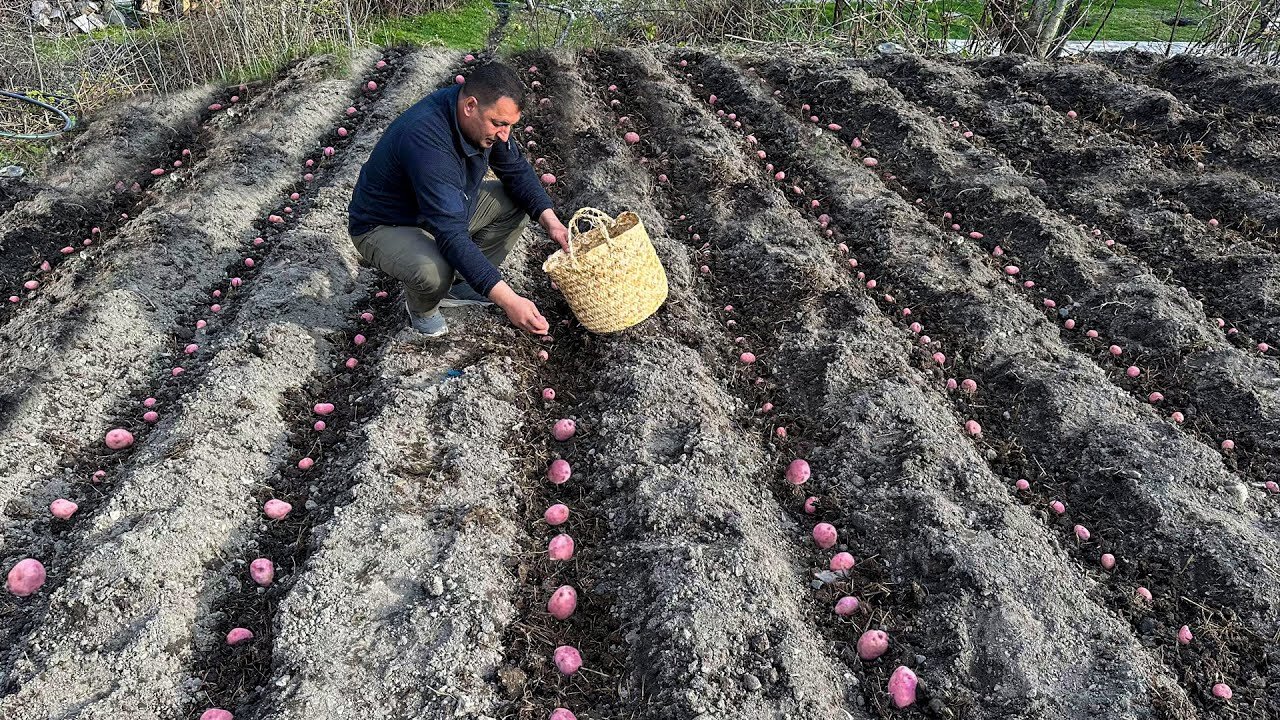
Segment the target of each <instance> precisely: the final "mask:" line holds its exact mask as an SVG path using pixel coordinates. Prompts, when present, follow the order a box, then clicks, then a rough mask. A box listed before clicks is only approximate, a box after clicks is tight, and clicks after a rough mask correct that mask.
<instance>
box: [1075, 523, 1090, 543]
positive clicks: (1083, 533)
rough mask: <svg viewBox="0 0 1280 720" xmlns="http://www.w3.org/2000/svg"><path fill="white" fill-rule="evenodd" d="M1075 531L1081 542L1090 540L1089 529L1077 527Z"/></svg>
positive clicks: (1081, 526)
mask: <svg viewBox="0 0 1280 720" xmlns="http://www.w3.org/2000/svg"><path fill="white" fill-rule="evenodd" d="M1074 529H1075V533H1076V538H1078V539H1079V540H1080V542H1084V541H1086V540H1088V539H1089V528H1087V527H1085V526H1083V525H1076V526H1075V528H1074Z"/></svg>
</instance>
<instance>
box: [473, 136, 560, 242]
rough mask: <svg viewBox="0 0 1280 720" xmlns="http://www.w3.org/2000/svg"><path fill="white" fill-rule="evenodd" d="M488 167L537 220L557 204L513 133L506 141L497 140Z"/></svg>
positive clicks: (509, 194) (511, 196)
mask: <svg viewBox="0 0 1280 720" xmlns="http://www.w3.org/2000/svg"><path fill="white" fill-rule="evenodd" d="M489 167H491V168H493V174H494V175H497V176H498V179H499V180H501V181H502V186H503V188H504V189H506V191H507V195H508V196H509V197H510V198H511V201H512V202H514V203H515V204H516V207H519V208H522V209H523V210H524V211H525V212H526V213H528V214H529V218H530V219H532V220H535V221H536V220H537V219H538V217H539V216H540V215H542V213H543V211H545V210H548V209H550V208H554V207H555V203H554V202H552V201H551V196H550V195H548V194H547V191H546V189H545V188H543V187H542V181H541V180H539V179H538V173H536V172H535V171H534V169H533V166H532V165H530V164H529V161H528V160H527V159H526V158H525V156H524V154H523V153H522V152H521V151H520V145H518V144H517V143H516V140H515V136H514V135H508V136H507V141H506V142H504V143H494V145H493V149H492V150H490V151H489Z"/></svg>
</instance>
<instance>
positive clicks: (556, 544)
mask: <svg viewBox="0 0 1280 720" xmlns="http://www.w3.org/2000/svg"><path fill="white" fill-rule="evenodd" d="M547 555H548V556H549V557H550V558H551V559H552V560H570V559H572V558H573V537H571V536H570V535H568V534H566V533H560V534H559V535H557V536H555V537H553V538H551V542H549V543H547Z"/></svg>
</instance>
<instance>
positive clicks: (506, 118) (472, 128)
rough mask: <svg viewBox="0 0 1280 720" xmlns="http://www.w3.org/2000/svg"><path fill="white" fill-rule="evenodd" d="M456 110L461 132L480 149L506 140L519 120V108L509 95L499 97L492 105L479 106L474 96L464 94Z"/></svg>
mask: <svg viewBox="0 0 1280 720" xmlns="http://www.w3.org/2000/svg"><path fill="white" fill-rule="evenodd" d="M458 111H459V114H458V126H459V127H461V128H462V134H463V135H464V136H466V138H467V139H468V140H470V141H471V142H472V143H474V144H475V145H476V147H479V148H480V149H481V150H483V149H485V148H488V147H492V146H493V144H494V143H497V142H506V141H507V138H508V137H510V136H511V128H512V126H514V125H515V124H516V123H518V122H520V108H518V107H516V101H515V100H512V99H511V98H509V97H500V98H498V99H497V101H495V102H494V103H493V104H492V105H490V106H488V107H481V106H480V104H479V103H478V102H477V100H476V99H475V97H474V96H464V97H463V99H462V103H461V105H460V107H459V108H458Z"/></svg>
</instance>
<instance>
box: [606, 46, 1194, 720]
mask: <svg viewBox="0 0 1280 720" xmlns="http://www.w3.org/2000/svg"><path fill="white" fill-rule="evenodd" d="M619 55H620V57H621V58H624V59H625V58H626V57H627V55H622V54H619ZM636 55H638V56H639V57H637V58H634V59H632V60H631V61H629V62H625V61H619V62H618V64H620V65H623V69H620V70H618V71H615V73H614V75H615V76H616V77H617V80H618V83H619V86H620V92H619V97H620V98H622V108H621V109H620V110H619V111H618V112H624V113H627V115H628V117H629V118H630V122H629V123H628V124H629V125H630V124H634V123H636V122H637V120H640V119H641V118H643V120H644V121H647V122H648V123H652V125H653V127H651V128H649V127H638V128H637V130H639V132H640V134H641V137H642V138H645V139H642V140H641V143H640V145H639V147H641V148H643V151H644V152H645V153H646V154H647V155H649V156H652V157H658V158H664V159H665V162H664V161H660V162H664V164H663V165H662V166H661V167H660V168H655V171H656V170H661V171H663V172H664V174H668V175H669V179H670V181H671V183H673V189H672V190H671V193H670V194H671V195H672V196H673V197H675V198H678V199H677V200H676V201H675V202H676V204H677V205H678V206H679V207H680V209H685V207H686V206H687V209H688V211H689V214H688V217H689V218H690V221H691V222H693V223H695V228H697V229H699V230H701V231H702V232H705V233H707V235H706V237H707V238H708V240H709V243H710V245H711V256H712V257H711V260H710V261H709V264H710V265H711V266H712V267H713V268H714V269H713V271H712V274H711V275H710V278H711V280H709V283H710V284H711V285H713V286H720V285H725V286H726V287H725V288H724V290H722V291H720V292H722V293H723V295H724V297H725V298H727V299H730V300H732V301H733V302H734V308H735V310H734V314H733V317H735V318H740V319H741V321H742V322H741V324H739V325H737V326H736V327H735V328H732V329H731V331H730V334H732V333H742V335H744V336H746V338H748V340H747V345H748V347H750V349H752V350H755V351H756V352H757V353H759V354H761V355H762V357H763V358H765V359H763V360H757V363H763V364H764V365H765V367H766V368H767V370H765V371H764V376H765V377H766V378H767V381H766V383H765V384H764V387H765V388H766V390H765V391H764V393H763V395H764V398H763V399H765V400H766V401H776V407H775V409H774V410H773V411H772V412H770V413H768V415H770V416H774V415H776V418H774V417H770V419H769V420H768V423H767V424H766V426H765V428H764V431H765V432H766V433H768V432H770V430H771V429H772V427H773V426H774V425H775V424H776V425H777V426H780V427H784V428H786V429H787V430H788V435H787V436H786V437H787V439H785V440H778V441H777V442H778V443H779V444H781V445H782V446H783V447H782V448H780V450H781V451H782V452H781V454H783V456H784V457H786V456H787V454H788V453H797V452H800V453H804V454H805V456H806V457H808V458H809V459H810V462H811V463H812V464H813V467H814V479H813V480H811V481H810V482H809V483H806V484H805V485H804V487H803V488H798V489H797V490H795V491H788V494H789V495H792V497H789V498H788V499H787V500H786V501H785V506H787V507H788V508H789V509H791V510H792V515H793V516H795V518H796V520H797V524H800V525H803V526H806V527H811V526H812V525H813V524H814V522H815V521H818V520H824V521H830V522H833V524H835V525H836V527H837V529H838V530H840V531H841V532H842V533H843V534H844V535H843V536H844V537H846V538H848V539H847V540H846V542H847V543H848V547H847V548H846V547H845V546H842V547H841V549H849V550H853V551H854V554H855V555H856V556H857V557H858V558H862V560H861V561H860V564H859V565H858V566H856V572H855V575H854V578H853V579H852V580H851V581H848V582H846V581H844V580H839V581H837V582H834V583H832V582H828V583H825V586H824V583H822V582H818V583H817V584H818V585H819V587H820V589H819V591H818V592H817V593H815V599H818V600H819V602H820V604H818V605H816V606H814V605H811V606H810V608H809V611H810V615H811V617H812V621H813V622H815V623H816V624H817V625H819V626H820V627H821V628H822V630H823V631H824V634H826V635H828V637H829V638H830V639H829V642H830V644H831V645H832V646H833V647H834V648H835V649H837V650H838V652H839V653H840V655H841V656H842V657H844V658H845V659H846V661H847V663H848V666H849V668H850V669H851V670H852V671H854V672H856V673H857V675H858V676H859V678H860V681H861V682H860V687H861V688H862V689H861V691H860V692H857V693H856V695H857V700H858V704H859V705H861V706H865V707H867V708H868V709H871V710H873V711H874V712H875V713H876V714H877V715H888V714H889V713H890V712H891V710H890V709H889V707H888V702H887V695H886V694H885V692H884V688H885V685H886V681H887V677H888V675H889V673H890V671H892V669H893V668H894V666H896V665H899V664H905V665H908V666H911V667H914V668H915V671H916V672H917V674H918V675H919V676H921V678H922V680H923V687H924V688H925V690H924V691H923V692H922V693H921V699H920V701H919V702H920V705H921V706H922V707H924V708H927V712H928V713H930V714H934V715H946V714H947V713H961V714H964V715H966V716H968V715H971V714H974V713H976V715H977V716H980V717H986V716H991V717H1015V716H1016V717H1023V716H1037V715H1040V714H1043V713H1045V712H1056V713H1066V714H1068V715H1069V716H1073V717H1077V716H1078V717H1082V718H1083V717H1092V716H1093V714H1094V712H1095V711H1094V708H1093V704H1092V703H1090V702H1088V701H1087V700H1086V699H1085V693H1083V692H1082V688H1081V687H1080V686H1079V684H1078V680H1077V679H1075V678H1073V677H1072V671H1073V670H1074V669H1075V668H1079V667H1092V668H1094V669H1095V671H1096V672H1097V673H1104V672H1105V673H1106V674H1105V677H1107V678H1109V680H1111V682H1109V684H1108V686H1107V687H1106V689H1105V690H1103V691H1102V693H1103V694H1105V695H1107V696H1109V697H1113V698H1116V699H1117V700H1118V701H1119V702H1120V703H1121V704H1125V705H1134V706H1135V707H1143V706H1146V707H1150V704H1151V700H1150V698H1148V697H1146V695H1147V693H1148V684H1149V683H1150V684H1152V685H1153V686H1155V687H1156V688H1158V689H1159V690H1160V691H1161V692H1163V693H1166V694H1168V695H1170V696H1172V697H1177V696H1179V695H1180V694H1181V691H1179V690H1178V689H1177V687H1176V683H1175V682H1174V680H1173V678H1172V676H1171V675H1170V674H1169V673H1168V672H1167V671H1166V670H1165V669H1164V668H1162V667H1160V664H1159V662H1158V660H1156V659H1154V658H1153V657H1151V656H1150V655H1148V654H1147V653H1146V652H1145V651H1144V650H1142V649H1141V646H1140V645H1139V644H1138V642H1137V641H1136V639H1135V638H1133V637H1132V636H1128V630H1127V628H1126V627H1125V626H1124V625H1123V624H1122V623H1121V621H1120V619H1119V618H1117V617H1116V616H1115V615H1112V614H1109V613H1108V612H1107V610H1106V609H1105V608H1103V607H1100V606H1099V605H1097V604H1094V602H1093V601H1091V600H1089V599H1087V598H1086V597H1085V593H1086V588H1087V587H1088V584H1087V582H1080V583H1075V584H1069V583H1065V582H1063V581H1062V579H1063V578H1070V577H1073V576H1076V577H1079V576H1081V575H1082V573H1081V571H1080V569H1079V568H1078V567H1077V566H1075V561H1073V560H1072V559H1071V558H1069V557H1067V555H1066V554H1065V553H1064V552H1063V551H1062V549H1061V548H1060V547H1058V541H1057V539H1056V538H1054V537H1053V536H1052V535H1051V534H1050V533H1049V532H1048V531H1046V529H1045V528H1044V527H1043V526H1042V525H1041V524H1039V523H1037V522H1035V521H1034V519H1033V518H1031V517H1030V516H1029V515H1028V514H1027V513H1025V512H1023V511H1021V509H1020V508H1019V507H1018V505H1017V503H1016V502H1015V501H1014V500H1013V499H1012V498H1010V497H1009V494H1008V491H1007V490H1006V489H1005V487H1004V483H1003V481H1001V480H1000V479H998V478H997V477H996V475H995V474H994V473H993V472H992V471H991V470H990V469H989V468H987V467H986V466H985V463H984V461H983V458H982V455H981V454H980V449H979V448H977V447H976V446H975V445H974V444H973V443H970V442H967V441H965V440H963V439H962V438H961V437H960V436H959V435H958V434H957V433H956V432H955V428H956V427H958V426H959V425H961V424H962V423H963V419H962V418H960V417H958V416H957V415H956V412H955V410H954V409H951V408H949V407H947V405H948V402H947V400H946V398H945V396H944V395H943V393H941V392H939V391H938V389H937V387H938V383H937V381H936V380H935V379H934V378H933V377H932V375H933V374H934V373H936V372H937V371H936V370H921V369H920V368H918V367H916V365H917V364H918V363H917V362H913V359H912V357H911V346H910V343H909V342H908V341H907V340H905V337H908V336H909V334H908V333H907V332H906V330H905V328H899V329H897V330H896V331H895V329H894V328H893V327H892V322H891V320H890V319H889V318H888V317H887V316H886V315H885V314H883V313H882V312H881V311H880V309H879V308H878V307H877V306H876V303H875V302H874V301H872V300H871V299H870V298H869V297H868V293H867V291H865V290H863V289H861V288H855V286H854V285H853V284H852V283H851V281H850V278H849V275H848V273H847V272H845V271H843V270H841V269H840V268H839V266H841V265H843V264H844V261H843V259H841V258H839V257H838V256H837V255H836V253H835V252H833V250H834V248H833V247H831V245H830V244H829V243H828V242H826V241H824V240H823V239H822V229H821V228H819V227H816V226H814V225H813V224H811V223H809V222H807V221H805V220H803V219H802V218H801V217H800V215H799V213H797V212H796V211H795V210H793V209H792V208H791V207H789V206H788V204H787V201H786V198H785V196H784V195H782V194H781V193H779V192H778V191H777V190H775V189H774V188H773V187H772V185H773V183H772V179H771V178H769V179H766V177H765V176H764V174H763V173H762V172H761V171H760V170H759V169H757V168H754V167H750V166H749V165H748V164H747V162H746V160H745V159H744V157H743V154H742V151H741V149H740V147H741V145H742V143H741V141H739V140H737V139H735V138H733V137H732V135H731V134H730V133H729V132H728V131H726V130H723V129H721V128H720V127H719V124H718V123H717V122H716V117H713V116H712V114H711V112H710V111H707V110H703V109H702V107H703V105H704V104H703V103H701V102H699V101H698V100H697V99H695V98H693V97H692V96H691V95H690V94H689V92H688V90H687V89H685V88H683V87H677V86H674V85H673V84H672V83H671V80H670V78H669V77H668V76H667V75H666V73H665V72H664V71H663V70H662V68H661V66H660V65H659V64H658V62H657V61H656V60H655V59H653V58H652V57H651V56H648V55H647V54H643V53H636ZM633 93H635V94H639V95H640V97H638V98H632V97H630V96H631V95H632V94H633ZM637 103H639V105H640V106H641V108H643V109H641V108H637V107H635V105H636V104H637ZM691 127H698V128H706V129H705V130H703V131H702V132H699V133H698V134H697V135H696V136H695V135H692V134H691V133H689V132H688V131H687V130H685V128H691ZM667 138H671V140H670V141H666V139H667ZM750 152H751V153H754V150H751V151H750ZM682 201H683V202H682ZM798 280H804V281H806V282H805V283H804V284H803V285H799V286H798V282H797V281H798ZM739 303H740V304H739ZM775 328H776V329H775ZM775 368H776V369H775ZM757 402H758V400H757ZM855 428H856V430H855ZM784 465H785V463H784ZM781 474H782V473H781V472H777V473H775V477H774V478H772V479H771V481H772V482H774V483H777V480H778V479H780V478H781ZM781 485H782V484H781V483H778V484H777V485H775V486H781ZM800 490H805V491H806V492H799V491H800ZM807 492H820V493H822V494H821V495H820V496H815V499H819V502H818V507H819V511H818V513H816V514H815V515H814V516H812V517H810V518H808V519H806V516H805V515H804V514H803V512H802V511H801V510H800V508H801V506H802V505H803V503H804V496H805V494H806V493H807ZM1028 539H1032V540H1033V541H1032V542H1031V543H1028V542H1027V540H1028ZM1035 540H1038V541H1039V542H1035ZM975 544H977V545H980V546H981V548H982V552H980V553H974V552H973V546H974V545H975ZM1028 546H1030V548H1033V549H1032V550H1028ZM834 551H835V549H834V548H833V549H832V550H831V551H827V552H824V553H821V554H820V555H819V557H818V558H817V563H816V564H817V565H818V566H819V568H822V567H823V566H825V565H826V561H827V560H828V559H829V557H830V555H832V554H833V553H834ZM1046 567H1051V568H1055V570H1051V571H1049V572H1047V573H1045V572H1044V568H1046ZM1028 577H1045V578H1046V582H1044V583H1042V584H1040V585H1039V586H1037V588H1036V591H1034V592H1027V586H1026V581H1027V580H1026V579H1027V578H1028ZM1049 577H1052V578H1054V580H1053V581H1051V582H1050V581H1048V580H1047V579H1048V578H1049ZM846 594H853V595H855V596H857V597H860V599H861V604H860V608H859V611H860V612H859V614H858V615H857V616H855V617H854V618H852V619H851V620H839V619H837V618H836V617H835V616H833V614H832V608H833V607H834V605H835V603H836V600H837V599H839V598H840V597H841V596H843V595H846ZM996 606H999V607H1000V608H1001V611H999V612H995V611H993V608H994V607H996ZM1013 608H1018V609H1017V610H1013ZM1032 618H1035V620H1034V621H1031V619H1032ZM1046 626H1052V627H1054V628H1057V629H1058V632H1061V633H1064V634H1073V633H1074V634H1077V635H1079V636H1083V637H1086V638H1088V639H1087V640H1086V641H1085V642H1083V643H1080V644H1072V643H1065V642H1062V641H1061V640H1062V638H1061V637H1059V636H1055V635H1053V634H1048V633H1045V630H1044V628H1045V627H1046ZM868 628H874V629H885V630H888V631H889V632H890V637H891V638H892V646H893V650H892V652H891V653H890V654H889V655H887V656H885V657H884V658H882V659H880V660H878V661H876V662H862V661H860V660H858V658H857V654H856V651H855V644H856V640H857V639H858V637H859V635H860V634H861V633H862V632H863V631H864V630H867V629H868ZM1101 628H1106V630H1105V631H1100V632H1096V633H1095V632H1094V631H1095V630H1099V629H1101ZM997 647H998V648H1000V649H1001V650H1002V652H1000V653H996V652H992V651H991V649H992V648H997ZM1010 648H1017V649H1019V650H1017V651H1016V652H1017V654H1016V655H1015V654H1012V653H1010V652H1009V649H1010ZM1022 652H1025V653H1026V654H1025V655H1022V654H1021V653H1022ZM1050 658H1051V659H1050ZM1119 658H1124V660H1123V661H1120V662H1117V660H1118V659H1119ZM1130 659H1132V660H1133V661H1132V662H1130ZM1013 688H1017V689H1016V690H1014V689H1013ZM993 695H994V696H998V697H999V698H1000V699H999V700H998V701H994V700H987V699H984V698H987V697H988V696H993ZM1121 698H1123V700H1120V699H1121ZM1181 702H1182V703H1184V704H1185V703H1186V700H1185V697H1184V698H1182V700H1181ZM985 713H989V714H990V715H987V714H985Z"/></svg>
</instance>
